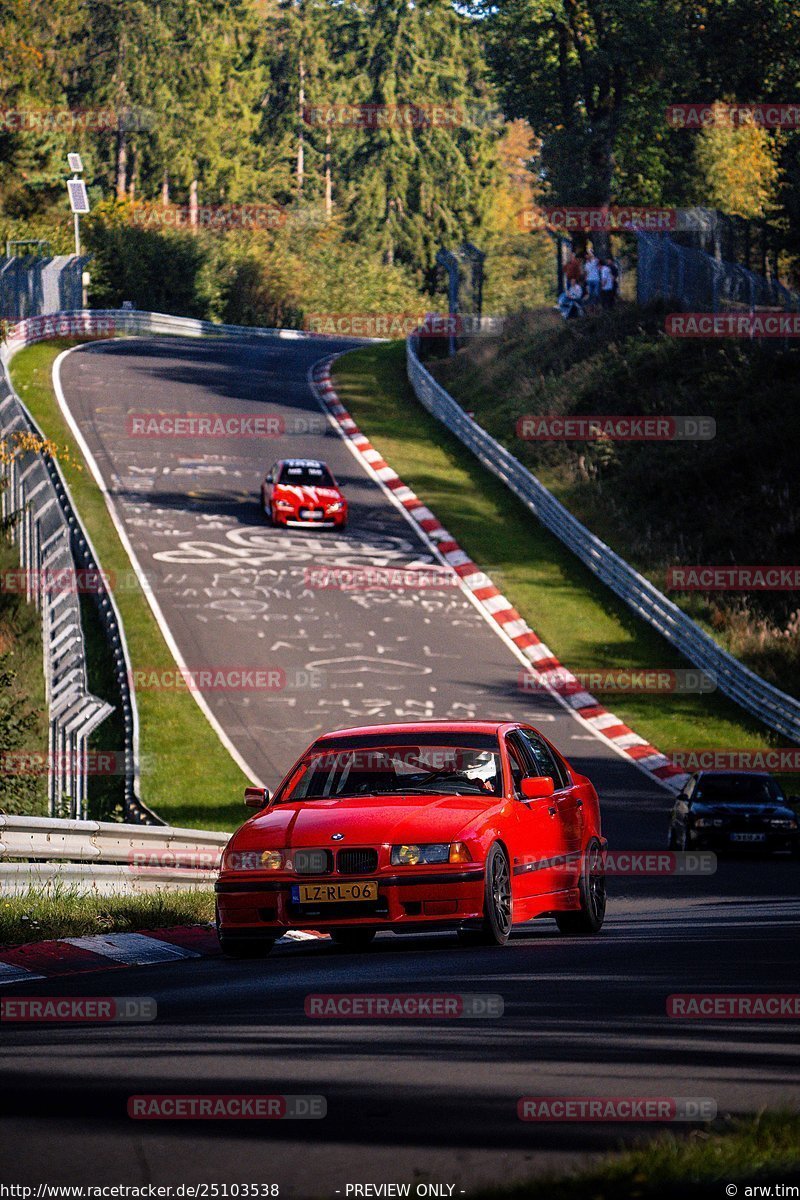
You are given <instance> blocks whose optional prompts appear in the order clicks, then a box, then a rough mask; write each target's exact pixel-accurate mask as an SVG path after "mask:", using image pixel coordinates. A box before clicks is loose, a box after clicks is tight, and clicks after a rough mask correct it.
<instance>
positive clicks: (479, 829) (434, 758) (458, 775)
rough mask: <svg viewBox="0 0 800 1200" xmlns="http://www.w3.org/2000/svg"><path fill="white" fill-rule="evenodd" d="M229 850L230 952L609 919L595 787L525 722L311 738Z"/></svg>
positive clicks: (474, 936) (223, 876) (250, 799)
mask: <svg viewBox="0 0 800 1200" xmlns="http://www.w3.org/2000/svg"><path fill="white" fill-rule="evenodd" d="M245 802H246V803H247V804H248V806H249V807H251V808H254V809H256V810H257V811H256V812H255V814H254V815H253V816H252V817H251V818H250V819H249V820H248V821H246V822H245V824H244V825H243V826H242V827H241V828H240V829H239V830H238V831H237V832H236V833H235V834H234V835H233V837H232V838H231V840H230V842H229V843H228V845H227V847H226V849H225V851H224V854H223V857H222V863H221V869H220V875H219V879H218V880H217V883H216V898H217V931H218V934H219V939H220V943H221V945H222V949H223V951H224V952H225V953H226V954H229V955H231V956H234V957H251V956H257V955H260V954H264V953H266V952H267V951H268V950H270V949H271V948H272V946H273V944H274V942H275V940H276V939H277V938H278V937H280V936H281V934H282V933H285V932H286V930H288V929H303V928H306V929H314V930H321V931H324V932H327V933H330V935H331V937H332V938H333V940H334V941H335V942H338V943H340V944H341V945H343V946H346V947H350V948H352V949H358V948H360V947H363V946H366V945H367V944H368V943H369V942H370V941H371V940H372V938H373V937H374V936H375V934H376V932H377V931H378V930H379V929H382V930H391V931H393V932H395V933H405V932H412V931H413V932H419V931H421V930H433V929H453V930H456V931H457V932H458V934H459V936H460V937H461V939H462V940H464V941H472V942H479V943H486V944H493V945H503V944H504V943H505V942H507V941H508V937H509V934H510V933H511V929H512V926H513V925H514V924H517V923H522V922H525V921H530V920H531V919H532V918H534V917H543V916H552V917H554V918H555V920H556V922H557V923H558V926H559V929H560V930H561V931H562V932H563V933H567V934H592V933H597V932H598V931H599V929H600V927H601V926H602V924H603V918H604V915H605V904H606V893H605V869H604V858H605V848H606V842H605V839H604V838H603V836H602V833H601V828H600V808H599V804H598V799H597V793H596V792H595V790H594V788H593V786H592V784H591V783H590V781H589V780H588V779H587V778H586V777H585V776H583V775H579V774H577V772H575V771H574V770H573V769H572V768H571V767H570V766H569V764H568V763H567V762H566V761H565V760H564V759H563V758H562V756H561V755H560V754H559V753H558V751H557V750H556V749H555V747H554V746H552V745H551V744H550V742H548V741H547V739H546V738H544V737H543V736H542V735H541V734H540V733H538V732H537V731H536V730H535V729H532V728H530V727H529V726H525V725H520V724H516V723H508V722H498V721H475V722H463V721H426V722H421V723H419V724H410V725H377V726H367V727H364V728H361V729H344V730H338V731H337V732H335V733H329V734H326V735H324V736H323V737H320V738H318V739H317V740H316V741H315V742H314V743H313V744H312V745H311V746H310V747H309V749H308V750H307V751H306V752H305V754H304V755H303V756H302V758H300V759H299V760H298V762H297V763H295V765H294V766H293V767H292V768H291V770H290V771H289V773H288V774H287V775H286V777H285V779H284V780H283V782H282V783H281V784H280V786H279V787H278V789H277V791H276V792H275V794H274V795H271V794H270V793H269V791H267V790H264V789H261V788H248V789H247V790H246V792H245Z"/></svg>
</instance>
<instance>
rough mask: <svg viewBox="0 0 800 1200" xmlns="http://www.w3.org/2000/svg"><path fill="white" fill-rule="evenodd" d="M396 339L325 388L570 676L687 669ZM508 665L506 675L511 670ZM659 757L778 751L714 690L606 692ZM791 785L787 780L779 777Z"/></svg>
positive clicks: (354, 362) (339, 367)
mask: <svg viewBox="0 0 800 1200" xmlns="http://www.w3.org/2000/svg"><path fill="white" fill-rule="evenodd" d="M404 354H405V349H404V346H403V345H402V344H400V343H394V344H390V345H380V346H371V347H368V348H366V349H363V350H359V351H356V352H353V353H350V354H348V355H346V356H345V357H343V358H341V359H338V360H337V362H336V364H335V370H334V382H335V385H336V388H337V390H338V392H339V394H340V396H341V398H342V401H343V403H344V404H345V405H346V406H347V408H348V409H349V410H350V412H351V413H352V415H353V417H354V418H355V420H356V421H357V422H358V424H359V425H360V426H361V427H362V429H363V430H364V431H365V433H367V434H368V436H369V438H370V440H371V441H372V442H373V443H374V444H375V446H376V447H377V448H378V449H379V450H380V451H381V452H382V453H383V454H385V456H386V459H387V461H388V462H389V463H391V465H392V466H393V467H394V469H395V470H396V471H397V472H398V473H399V474H400V476H401V477H402V478H403V479H404V480H405V481H406V482H407V483H408V484H409V486H410V487H412V488H413V489H414V490H415V491H416V492H417V493H418V495H419V496H420V497H421V498H422V499H423V500H424V501H425V503H426V504H429V505H430V506H431V508H432V509H433V511H434V512H435V513H436V515H437V517H438V518H439V519H440V520H441V521H442V523H443V524H444V525H445V526H446V528H447V529H449V530H450V531H451V533H452V534H453V536H454V537H455V538H456V539H457V540H458V541H459V542H460V543H461V544H462V545H463V547H464V549H465V550H466V551H467V552H468V553H469V554H470V555H471V556H472V557H473V558H474V559H475V561H476V562H477V563H479V564H480V565H481V566H482V567H484V568H485V569H486V570H488V571H489V572H490V573H491V575H492V577H493V578H494V580H495V582H496V583H497V585H498V586H499V587H500V588H501V589H502V591H503V592H504V593H505V595H507V596H508V597H509V599H510V600H511V601H512V602H513V603H514V605H515V606H516V608H517V609H518V610H519V611H520V612H521V613H522V615H523V616H524V617H525V618H526V619H527V621H528V622H529V623H530V625H531V626H532V628H533V629H535V630H536V632H537V633H538V634H539V636H540V637H541V638H543V640H544V641H546V642H547V644H548V645H549V646H550V647H551V649H552V650H553V651H554V652H555V653H556V654H557V655H558V656H559V658H560V659H561V660H562V662H564V663H565V664H566V665H567V666H568V667H569V668H570V669H571V670H573V671H592V670H594V671H596V670H598V669H612V668H618V669H629V668H632V669H637V670H641V669H643V668H652V667H660V668H664V667H675V668H679V667H685V666H686V665H687V664H686V663H685V662H683V661H682V660H681V659H680V658H679V656H678V655H677V654H676V652H675V651H674V650H672V649H671V647H670V646H669V645H668V644H667V643H666V642H664V641H663V639H662V638H660V637H659V636H658V635H657V634H656V633H654V632H653V631H652V630H651V629H650V628H649V627H648V626H646V625H645V624H644V623H643V622H641V621H639V620H637V619H636V618H635V617H634V615H633V613H632V612H631V611H630V610H629V609H628V608H627V607H626V606H625V605H623V604H622V602H621V601H619V600H617V598H616V597H615V596H614V595H613V594H612V593H611V592H610V591H609V590H608V589H607V588H605V587H604V586H603V585H602V584H600V583H598V581H597V580H596V579H595V578H594V576H592V575H591V574H590V572H589V571H587V570H586V569H585V568H584V567H583V566H582V565H581V564H580V563H579V562H578V561H577V559H576V558H575V557H574V556H573V555H572V554H570V553H569V551H568V550H566V549H565V547H564V546H562V544H561V543H560V542H559V541H558V540H557V539H556V538H555V537H553V536H552V535H551V534H550V533H548V532H547V530H545V529H544V528H543V527H542V526H541V525H540V524H539V523H538V522H537V521H536V520H535V519H534V518H533V517H532V516H531V514H530V513H529V512H528V510H527V509H526V508H524V506H523V505H522V504H521V503H519V502H518V501H517V500H516V498H515V497H514V496H513V495H512V494H511V492H509V490H508V489H507V488H506V487H505V486H504V485H503V484H502V483H501V482H500V481H499V480H498V479H496V478H495V477H494V476H493V475H491V474H490V473H489V472H488V471H487V470H486V469H485V468H483V467H482V466H481V465H480V463H479V462H478V461H477V459H475V458H474V457H473V456H472V455H471V454H469V452H468V451H466V450H465V449H464V447H463V446H462V445H461V443H460V442H458V441H457V439H456V438H454V437H453V436H452V435H450V434H449V433H448V432H447V430H446V429H445V428H444V427H443V426H442V425H441V424H440V423H439V422H438V421H436V420H435V419H434V418H433V417H431V416H430V415H429V414H428V412H427V411H426V410H425V409H424V408H423V407H422V406H421V405H420V404H419V402H418V401H417V399H416V397H415V395H414V393H413V391H412V390H411V388H410V386H409V384H408V382H407V379H406V376H405V359H404ZM510 669H513V668H511V667H510ZM602 699H603V700H604V702H605V703H607V705H608V706H609V707H611V708H613V710H614V712H616V713H618V714H619V715H620V716H621V717H622V718H623V719H624V720H625V721H626V722H627V723H629V724H630V725H631V726H632V728H633V729H635V730H636V732H637V733H639V734H641V735H642V736H643V737H646V738H648V739H649V740H650V741H652V742H653V743H654V745H656V746H658V748H659V749H661V750H663V751H665V752H669V751H671V750H684V749H692V748H694V749H701V748H702V749H706V748H719V749H724V748H732V749H757V748H763V747H764V746H765V745H774V744H778V743H777V741H776V740H775V739H773V738H772V737H771V735H770V734H768V733H767V732H766V731H765V730H763V729H762V728H761V727H760V726H759V725H757V723H756V722H754V721H752V720H750V719H749V718H747V717H746V716H745V715H744V714H742V713H741V712H740V711H739V709H737V708H736V707H735V706H734V705H733V704H731V703H730V702H728V701H727V700H725V699H724V697H722V696H719V695H717V694H710V695H709V694H706V695H679V694H676V693H673V694H659V695H643V694H631V693H628V694H624V695H612V694H605V695H604V696H603V697H602ZM787 784H791V785H792V789H793V787H794V781H790V780H787Z"/></svg>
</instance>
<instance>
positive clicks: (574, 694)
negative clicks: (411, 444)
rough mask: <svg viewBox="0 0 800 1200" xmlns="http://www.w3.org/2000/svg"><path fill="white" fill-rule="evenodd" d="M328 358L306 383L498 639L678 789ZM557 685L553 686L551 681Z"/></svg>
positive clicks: (681, 774) (622, 748)
mask: <svg viewBox="0 0 800 1200" xmlns="http://www.w3.org/2000/svg"><path fill="white" fill-rule="evenodd" d="M333 362H334V358H333V357H331V358H327V359H323V360H322V361H321V362H319V363H317V364H316V365H315V366H314V368H313V370H312V372H311V383H312V385H313V387H314V389H315V391H316V394H317V396H318V398H319V399H320V401H321V402H322V404H323V405H324V407H325V408H326V410H327V412H328V413H329V414H330V416H331V417H332V418H333V420H334V422H335V423H336V425H337V426H338V429H339V432H340V433H341V434H342V435H343V437H345V438H346V439H347V441H348V443H349V445H350V447H351V448H352V450H353V452H354V453H355V454H356V456H357V457H358V458H359V459H360V460H361V462H362V464H363V465H364V466H365V467H366V469H367V471H368V472H369V474H370V475H371V476H372V477H373V479H375V480H376V482H377V483H379V484H380V485H381V487H383V488H384V490H385V491H386V492H388V494H389V495H390V496H391V498H392V499H393V500H394V501H395V502H396V503H397V504H399V505H400V506H401V507H402V508H403V509H404V510H405V511H406V513H407V514H408V515H409V517H410V518H411V519H412V520H413V521H414V522H415V524H416V525H417V526H418V528H419V531H420V533H421V535H422V537H423V540H424V541H425V542H427V543H428V545H429V546H430V547H431V548H432V549H433V551H434V552H435V553H436V555H437V557H438V558H440V559H441V561H442V562H443V563H445V564H446V565H447V566H449V567H451V568H452V570H453V571H454V572H455V573H456V575H458V576H459V578H460V580H461V585H462V587H463V588H464V590H465V591H466V592H467V593H468V594H469V595H470V597H471V598H472V599H473V600H474V601H475V602H477V604H478V606H479V607H480V608H481V609H482V611H483V613H484V615H485V616H487V617H489V618H490V620H491V622H492V623H493V624H494V626H495V628H496V629H497V631H498V632H499V633H500V634H501V635H502V636H503V638H504V640H506V641H510V642H511V643H512V644H513V646H514V648H515V649H516V651H517V652H518V653H520V654H521V655H522V656H524V660H525V662H526V666H527V667H528V669H530V670H531V671H532V672H533V673H534V674H535V677H536V678H537V681H538V683H539V684H540V685H541V687H542V689H543V690H544V691H547V692H549V693H550V694H551V695H552V696H553V697H554V698H555V699H556V700H558V701H559V703H561V704H562V705H563V706H564V707H565V708H566V709H568V710H569V711H570V712H571V713H573V715H574V716H575V717H577V718H578V720H580V721H581V722H583V723H584V724H585V725H586V726H587V727H588V728H589V729H591V731H592V733H593V734H595V736H596V737H598V738H599V739H600V740H601V741H603V742H606V743H607V744H608V745H609V746H611V747H612V748H613V749H614V750H616V751H617V752H618V753H619V754H620V755H621V756H622V757H624V758H627V759H629V760H630V761H631V762H632V763H633V764H634V765H635V766H637V767H639V768H640V769H641V770H642V771H644V772H646V773H647V774H649V775H650V776H651V777H652V778H653V779H654V780H656V781H657V782H658V783H660V784H662V785H663V786H664V787H667V788H669V789H670V791H677V790H679V788H680V786H681V785H682V784H683V782H684V780H685V779H686V772H685V771H684V770H682V769H681V768H680V767H676V766H675V765H674V764H672V763H671V762H670V761H669V759H668V758H667V756H666V755H665V754H662V753H661V752H660V751H659V750H657V749H656V747H655V746H652V745H651V744H650V743H649V742H648V741H647V740H646V739H645V738H643V737H640V736H639V734H638V733H634V731H633V730H632V729H630V728H629V727H628V726H627V725H626V724H625V722H624V721H622V720H620V718H619V717H617V716H615V715H614V713H612V712H609V711H608V709H607V708H605V707H604V706H603V705H602V704H599V703H598V701H597V700H596V699H595V697H594V696H592V695H591V694H590V693H589V692H587V691H586V690H585V688H583V687H582V685H581V684H580V683H579V681H578V680H577V679H576V677H575V676H574V675H573V674H572V672H571V671H569V670H568V669H567V668H566V667H564V666H562V664H561V663H560V662H559V660H558V658H557V657H556V655H555V654H553V652H552V650H550V648H549V647H548V646H546V645H545V644H544V642H543V641H541V640H540V638H539V637H537V635H536V634H535V633H534V631H533V630H532V629H531V627H530V626H529V625H528V623H527V622H526V621H525V619H524V618H523V617H521V616H520V614H519V613H518V612H517V610H516V609H515V608H514V607H513V606H512V604H511V601H510V600H508V599H507V597H506V596H504V595H503V594H502V592H501V591H500V589H499V588H497V587H495V585H494V583H493V582H492V580H491V579H490V578H489V576H488V575H487V574H486V573H485V572H484V571H482V570H481V568H480V567H479V566H478V565H477V564H476V563H474V562H473V561H472V559H471V558H470V557H469V555H468V554H467V553H466V552H465V551H464V550H462V548H461V547H460V546H459V544H458V542H457V541H456V540H455V538H454V537H453V535H452V534H451V533H449V532H448V531H447V530H446V529H445V528H444V526H443V525H442V524H441V522H440V521H439V520H438V518H437V517H436V516H435V514H434V513H432V512H431V510H430V509H429V508H428V507H427V506H426V505H425V504H424V503H423V501H422V500H420V498H419V496H417V495H416V493H415V492H413V491H412V490H411V488H410V487H408V486H407V485H406V484H405V483H404V482H403V480H402V479H401V478H400V476H399V475H398V474H397V472H396V471H395V470H393V469H392V467H390V466H389V464H388V463H387V462H386V460H385V459H384V457H383V455H382V454H381V453H380V451H379V450H376V449H375V447H374V446H373V445H372V443H371V442H370V440H369V438H368V437H367V436H366V435H365V434H364V433H362V432H361V430H360V429H359V428H358V425H357V424H356V422H355V421H354V420H353V418H352V417H351V415H350V413H349V412H348V411H347V409H346V408H345V407H344V405H343V404H342V402H341V400H340V399H339V397H338V395H337V393H336V390H335V388H334V386H333V384H332V383H331V366H332V364H333ZM555 684H558V688H557V689H556V687H555V686H554V685H555Z"/></svg>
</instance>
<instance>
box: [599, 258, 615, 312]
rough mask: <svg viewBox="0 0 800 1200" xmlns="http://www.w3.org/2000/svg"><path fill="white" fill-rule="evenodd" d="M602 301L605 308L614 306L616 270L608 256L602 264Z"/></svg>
mask: <svg viewBox="0 0 800 1200" xmlns="http://www.w3.org/2000/svg"><path fill="white" fill-rule="evenodd" d="M600 301H601V303H602V305H603V308H613V307H614V272H613V271H612V270H611V263H610V261H609V260H608V259H607V258H605V259H603V262H602V264H601V266H600Z"/></svg>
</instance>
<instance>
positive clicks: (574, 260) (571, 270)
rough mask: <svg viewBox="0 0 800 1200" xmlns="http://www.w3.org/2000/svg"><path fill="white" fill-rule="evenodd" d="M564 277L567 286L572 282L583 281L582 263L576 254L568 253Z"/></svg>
mask: <svg viewBox="0 0 800 1200" xmlns="http://www.w3.org/2000/svg"><path fill="white" fill-rule="evenodd" d="M564 279H565V281H566V287H567V288H568V287H569V286H570V284H572V283H583V263H582V262H581V260H580V259H579V258H578V256H577V254H570V256H569V260H568V262H567V265H566V266H565V267H564Z"/></svg>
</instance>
